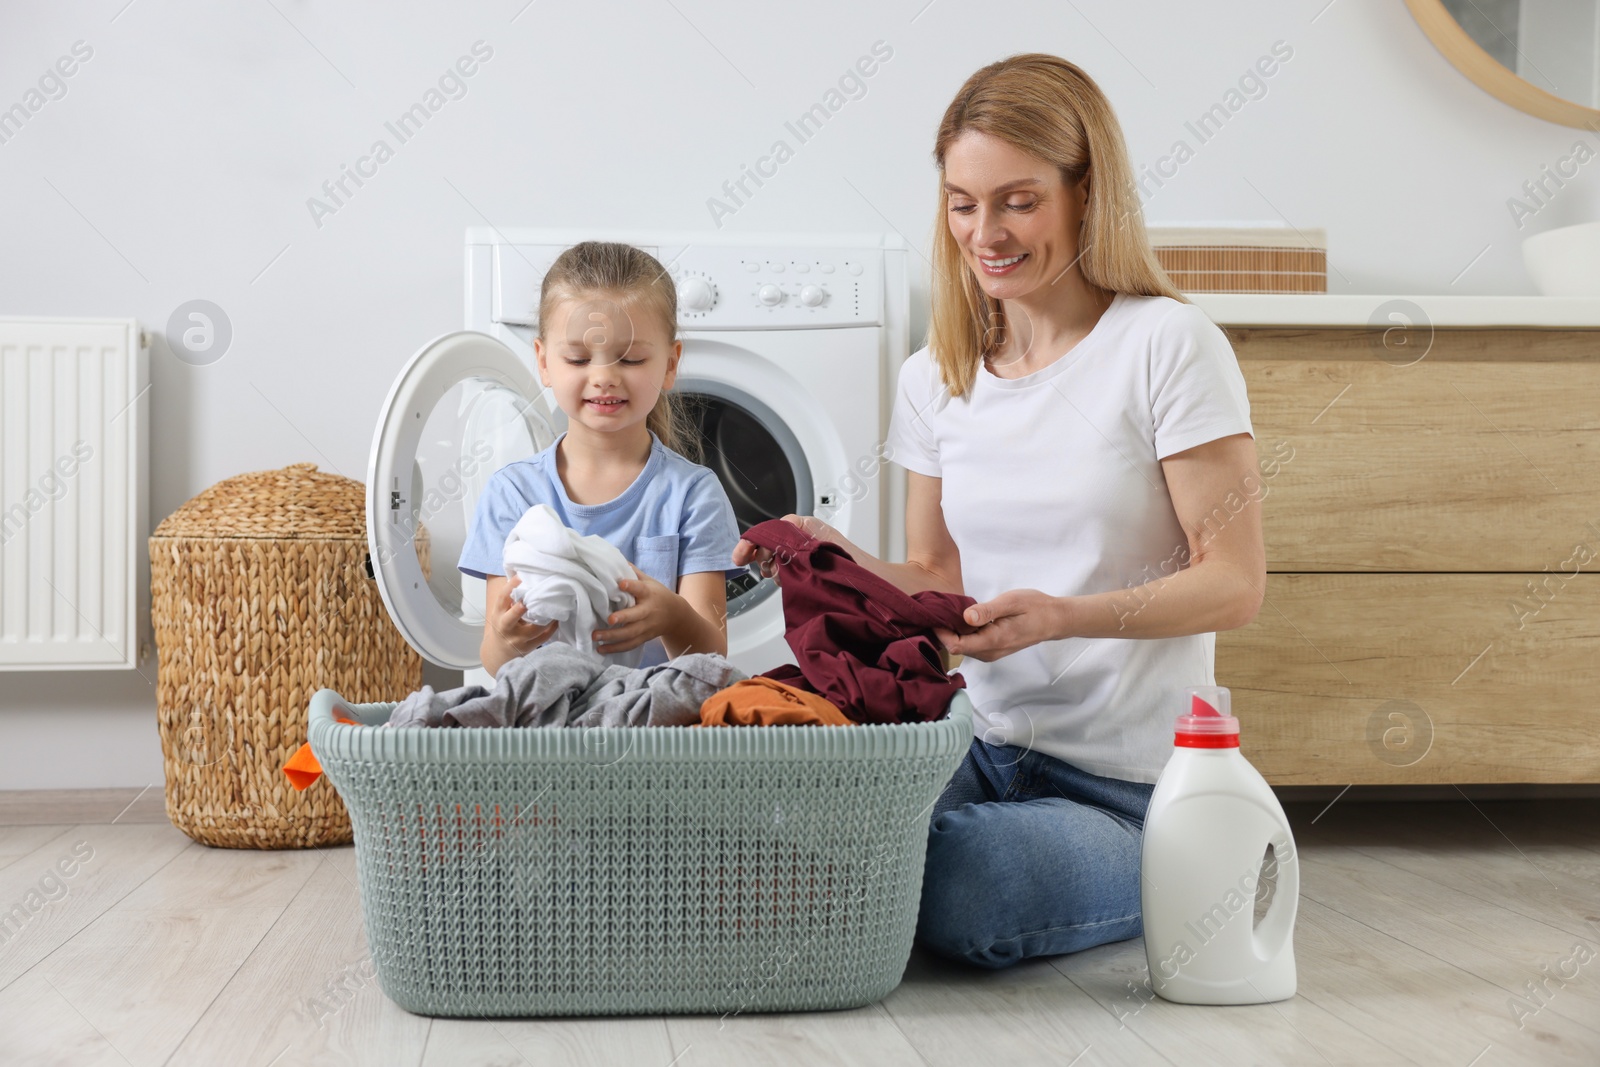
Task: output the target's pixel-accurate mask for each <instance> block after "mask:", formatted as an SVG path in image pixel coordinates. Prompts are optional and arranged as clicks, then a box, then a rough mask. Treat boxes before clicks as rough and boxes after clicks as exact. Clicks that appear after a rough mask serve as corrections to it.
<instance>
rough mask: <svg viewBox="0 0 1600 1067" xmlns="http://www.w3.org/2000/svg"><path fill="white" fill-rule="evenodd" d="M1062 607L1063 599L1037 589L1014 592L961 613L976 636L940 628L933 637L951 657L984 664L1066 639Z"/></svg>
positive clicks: (975, 605)
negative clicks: (1033, 647)
mask: <svg viewBox="0 0 1600 1067" xmlns="http://www.w3.org/2000/svg"><path fill="white" fill-rule="evenodd" d="M1063 604H1064V598H1061V597H1053V596H1050V595H1049V594H1048V593H1041V592H1039V590H1037V589H1013V590H1011V591H1010V592H1007V593H1001V594H1000V595H999V596H997V597H995V598H994V599H993V600H986V601H984V602H983V603H981V604H974V605H972V606H971V607H969V608H968V609H967V610H966V611H965V612H963V615H962V617H963V618H964V619H965V620H966V622H967V623H968V624H969V625H971V626H976V627H978V630H977V632H976V633H970V634H957V633H955V632H954V631H952V630H946V629H943V628H938V629H935V630H934V633H935V634H936V635H937V636H938V638H939V640H940V641H941V642H942V643H943V644H944V647H945V649H946V650H947V651H948V652H950V654H951V655H957V656H970V657H972V658H973V659H976V660H983V661H984V662H986V663H987V662H990V661H992V660H997V659H1000V658H1001V657H1002V656H1009V655H1011V653H1013V652H1020V651H1022V650H1023V649H1025V648H1028V647H1029V646H1031V645H1036V644H1038V643H1039V642H1041V641H1055V640H1059V639H1060V638H1062V637H1063V636H1066V634H1065V633H1064V631H1065V626H1064V625H1063V622H1062V619H1061V612H1062V607H1063Z"/></svg>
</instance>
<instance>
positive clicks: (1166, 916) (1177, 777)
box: [1140, 686, 1300, 1004]
mask: <svg viewBox="0 0 1600 1067" xmlns="http://www.w3.org/2000/svg"><path fill="white" fill-rule="evenodd" d="M1183 696H1184V711H1185V712H1186V714H1183V715H1181V716H1179V718H1178V728H1177V737H1176V742H1177V743H1176V747H1175V748H1174V750H1173V753H1172V758H1171V759H1170V760H1169V761H1168V762H1167V765H1166V767H1165V769H1163V770H1162V772H1161V778H1160V780H1158V781H1157V782H1156V788H1155V793H1154V794H1153V795H1152V796H1151V798H1150V809H1149V811H1148V812H1147V813H1146V815H1145V822H1144V852H1143V857H1142V865H1141V866H1142V870H1141V872H1140V873H1141V878H1140V896H1141V908H1142V911H1143V913H1144V947H1145V956H1146V958H1147V959H1148V960H1149V963H1150V982H1151V985H1152V987H1153V988H1154V989H1155V991H1156V993H1157V994H1158V995H1159V996H1161V997H1162V998H1164V999H1166V1000H1172V1001H1177V1002H1178V1003H1180V1004H1259V1003H1264V1002H1267V1001H1273V1000H1284V999H1286V998H1288V997H1292V996H1294V990H1295V970H1294V919H1295V911H1296V909H1297V907H1298V905H1299V900H1300V864H1299V856H1298V855H1297V854H1296V853H1295V848H1294V837H1293V835H1292V834H1291V833H1290V832H1289V820H1288V819H1286V818H1285V817H1284V814H1283V807H1282V805H1280V804H1279V803H1278V798H1277V797H1275V796H1273V794H1272V790H1271V789H1270V788H1268V786H1267V783H1266V780H1265V779H1263V778H1262V777H1261V775H1260V773H1258V772H1257V771H1256V769H1255V768H1254V767H1252V766H1251V765H1250V763H1249V761H1247V760H1246V759H1245V758H1244V756H1243V755H1242V754H1240V752H1239V720H1238V719H1236V718H1234V717H1233V715H1232V714H1231V707H1230V703H1231V702H1230V698H1229V694H1228V690H1227V689H1225V688H1223V687H1222V686H1195V687H1191V688H1188V689H1185V690H1184V692H1183ZM1269 845H1270V846H1271V847H1272V853H1271V855H1270V857H1268V856H1267V847H1268V846H1269ZM1264 860H1265V862H1263V861H1264ZM1274 869H1275V872H1276V873H1275V876H1274ZM1263 881H1266V882H1269V883H1271V893H1272V896H1271V902H1270V903H1269V904H1268V905H1267V908H1266V912H1265V914H1264V915H1263V916H1262V917H1261V920H1260V922H1256V921H1255V910H1256V893H1257V888H1258V886H1260V884H1261V883H1262V882H1263Z"/></svg>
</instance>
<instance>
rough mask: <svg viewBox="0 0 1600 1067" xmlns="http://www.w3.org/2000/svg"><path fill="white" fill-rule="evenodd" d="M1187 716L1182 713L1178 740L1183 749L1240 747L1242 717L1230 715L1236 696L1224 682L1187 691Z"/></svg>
mask: <svg viewBox="0 0 1600 1067" xmlns="http://www.w3.org/2000/svg"><path fill="white" fill-rule="evenodd" d="M1183 703H1184V707H1185V708H1186V709H1187V710H1188V714H1187V715H1180V716H1178V729H1177V732H1176V735H1175V738H1174V740H1175V743H1176V744H1177V745H1178V747H1180V748H1238V747H1239V720H1238V719H1236V718H1234V717H1233V716H1232V715H1230V714H1229V711H1230V710H1231V704H1232V698H1231V697H1230V695H1229V693H1228V690H1227V688H1226V687H1224V686H1220V685H1197V686H1190V687H1189V688H1187V689H1185V690H1184V697H1183Z"/></svg>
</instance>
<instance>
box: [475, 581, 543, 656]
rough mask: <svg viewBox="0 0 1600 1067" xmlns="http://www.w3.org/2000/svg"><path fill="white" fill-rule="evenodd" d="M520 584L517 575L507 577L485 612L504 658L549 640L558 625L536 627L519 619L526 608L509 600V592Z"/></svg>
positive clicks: (524, 651)
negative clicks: (491, 606) (491, 604)
mask: <svg viewBox="0 0 1600 1067" xmlns="http://www.w3.org/2000/svg"><path fill="white" fill-rule="evenodd" d="M521 583H522V579H521V578H519V577H518V576H517V575H515V574H512V575H510V576H509V577H508V578H507V579H506V581H505V585H504V586H502V587H501V590H500V596H499V599H498V600H497V601H496V602H495V604H494V607H493V610H492V611H490V613H489V624H490V625H491V626H492V627H493V628H494V635H495V638H496V639H497V640H498V641H499V642H500V644H501V646H502V647H504V649H505V650H506V652H508V653H510V655H508V656H507V657H506V658H507V659H516V658H518V657H519V656H526V655H527V654H528V653H529V652H532V651H533V650H534V649H536V648H538V647H539V646H540V645H542V644H544V643H545V642H546V641H548V640H550V638H551V637H553V636H554V635H555V632H556V630H557V628H558V627H559V626H560V625H561V624H560V623H556V622H550V623H546V624H545V625H543V626H540V625H539V624H538V623H532V622H527V621H525V620H524V619H523V617H522V616H523V613H524V612H525V611H526V610H527V609H526V608H524V607H523V606H522V605H521V604H518V603H517V602H516V601H515V600H513V599H511V590H512V589H514V588H515V587H516V586H518V585H520V584H521ZM502 662H503V661H502Z"/></svg>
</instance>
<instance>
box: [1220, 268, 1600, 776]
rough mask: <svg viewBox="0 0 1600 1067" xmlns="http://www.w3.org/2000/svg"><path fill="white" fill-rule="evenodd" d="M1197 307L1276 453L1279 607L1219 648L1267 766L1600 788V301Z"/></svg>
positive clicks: (1273, 499)
mask: <svg viewBox="0 0 1600 1067" xmlns="http://www.w3.org/2000/svg"><path fill="white" fill-rule="evenodd" d="M1194 300H1195V303H1197V304H1199V305H1200V306H1201V307H1202V308H1204V309H1205V310H1206V311H1207V312H1208V314H1210V315H1211V317H1212V318H1213V320H1215V321H1217V322H1218V323H1220V324H1222V325H1223V327H1224V329H1225V330H1226V332H1227V333H1228V336H1229V338H1230V339H1231V340H1232V342H1233V345H1234V350H1235V352H1236V353H1237V355H1238V357H1239V361H1240V367H1241V368H1242V370H1243V372H1244V377H1245V380H1246V382H1247V383H1248V386H1249V391H1250V402H1251V416H1252V421H1253V424H1254V427H1255V431H1256V443H1257V450H1258V453H1259V455H1260V457H1261V460H1262V471H1261V479H1262V488H1261V492H1264V493H1265V496H1264V498H1263V499H1264V509H1265V518H1264V523H1265V531H1266V547H1267V570H1268V572H1269V573H1268V576H1267V594H1266V602H1265V604H1264V605H1263V606H1262V609H1261V612H1260V614H1259V615H1258V616H1257V617H1256V619H1255V621H1254V622H1253V623H1251V624H1250V625H1249V626H1247V627H1244V628H1242V629H1239V630H1233V631H1229V632H1225V633H1220V634H1218V635H1217V653H1216V675H1217V682H1218V684H1219V685H1226V686H1228V687H1230V688H1231V689H1232V691H1233V707H1234V711H1235V713H1236V714H1237V715H1239V717H1240V719H1241V720H1242V725H1243V735H1244V741H1243V744H1244V751H1245V754H1246V755H1247V756H1248V757H1249V758H1250V760H1251V761H1252V762H1253V763H1254V764H1255V765H1256V767H1258V768H1259V769H1260V770H1261V772H1262V774H1264V775H1265V776H1266V778H1267V780H1268V781H1269V782H1271V783H1273V784H1274V785H1347V784H1437V783H1461V784H1465V783H1487V782H1530V783H1558V782H1600V577H1597V576H1596V575H1597V572H1600V301H1572V300H1552V299H1550V298H1493V297H1490V298H1481V299H1479V298H1463V297H1446V298H1439V297H1434V298H1430V297H1413V298H1409V299H1408V300H1405V301H1390V303H1395V304H1397V306H1399V308H1400V310H1399V311H1398V317H1397V318H1393V319H1391V318H1389V317H1388V312H1384V314H1382V315H1380V316H1379V321H1382V322H1389V323H1391V325H1390V326H1388V327H1387V328H1380V327H1373V326H1368V325H1367V323H1368V322H1369V321H1370V317H1369V309H1371V310H1372V311H1374V312H1375V311H1376V310H1377V309H1379V308H1380V306H1384V305H1385V300H1386V298H1383V297H1349V296H1318V297H1247V296H1229V297H1226V298H1219V297H1215V296H1204V295H1196V296H1195V297H1194ZM1319 301H1321V302H1328V303H1325V304H1319V303H1318V302H1319ZM1275 302H1276V303H1275ZM1485 302H1486V303H1485ZM1497 302H1498V307H1499V310H1498V311H1497V310H1496V305H1497ZM1407 305H1408V306H1407ZM1324 308H1326V310H1324ZM1424 308H1425V309H1426V310H1425V311H1424V310H1422V309H1424ZM1391 310H1392V309H1391ZM1297 317H1299V318H1302V319H1310V320H1311V321H1317V320H1318V317H1320V318H1321V321H1322V322H1323V323H1326V322H1327V321H1329V320H1334V321H1335V322H1336V324H1334V325H1325V324H1319V325H1315V326H1307V325H1300V324H1295V323H1294V322H1292V321H1289V320H1293V319H1295V318H1297ZM1497 319H1498V320H1499V322H1498V323H1497ZM1506 319H1512V320H1519V319H1520V320H1527V321H1522V322H1517V321H1513V322H1512V324H1510V325H1505V324H1504V320H1506ZM1261 320H1268V321H1266V322H1265V323H1264V324H1260V325H1256V324H1251V325H1235V323H1239V322H1241V321H1243V322H1260V321H1261ZM1338 320H1353V321H1338ZM1551 320H1554V321H1555V322H1556V323H1557V324H1556V325H1554V326H1552V325H1544V324H1541V325H1534V324H1533V323H1534V322H1540V323H1546V322H1549V321H1551ZM1449 321H1454V322H1455V323H1456V324H1455V325H1444V324H1443V323H1444V322H1449ZM1475 321H1481V323H1482V324H1474V323H1475ZM1406 323H1410V325H1409V326H1407V325H1405V324H1406Z"/></svg>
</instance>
